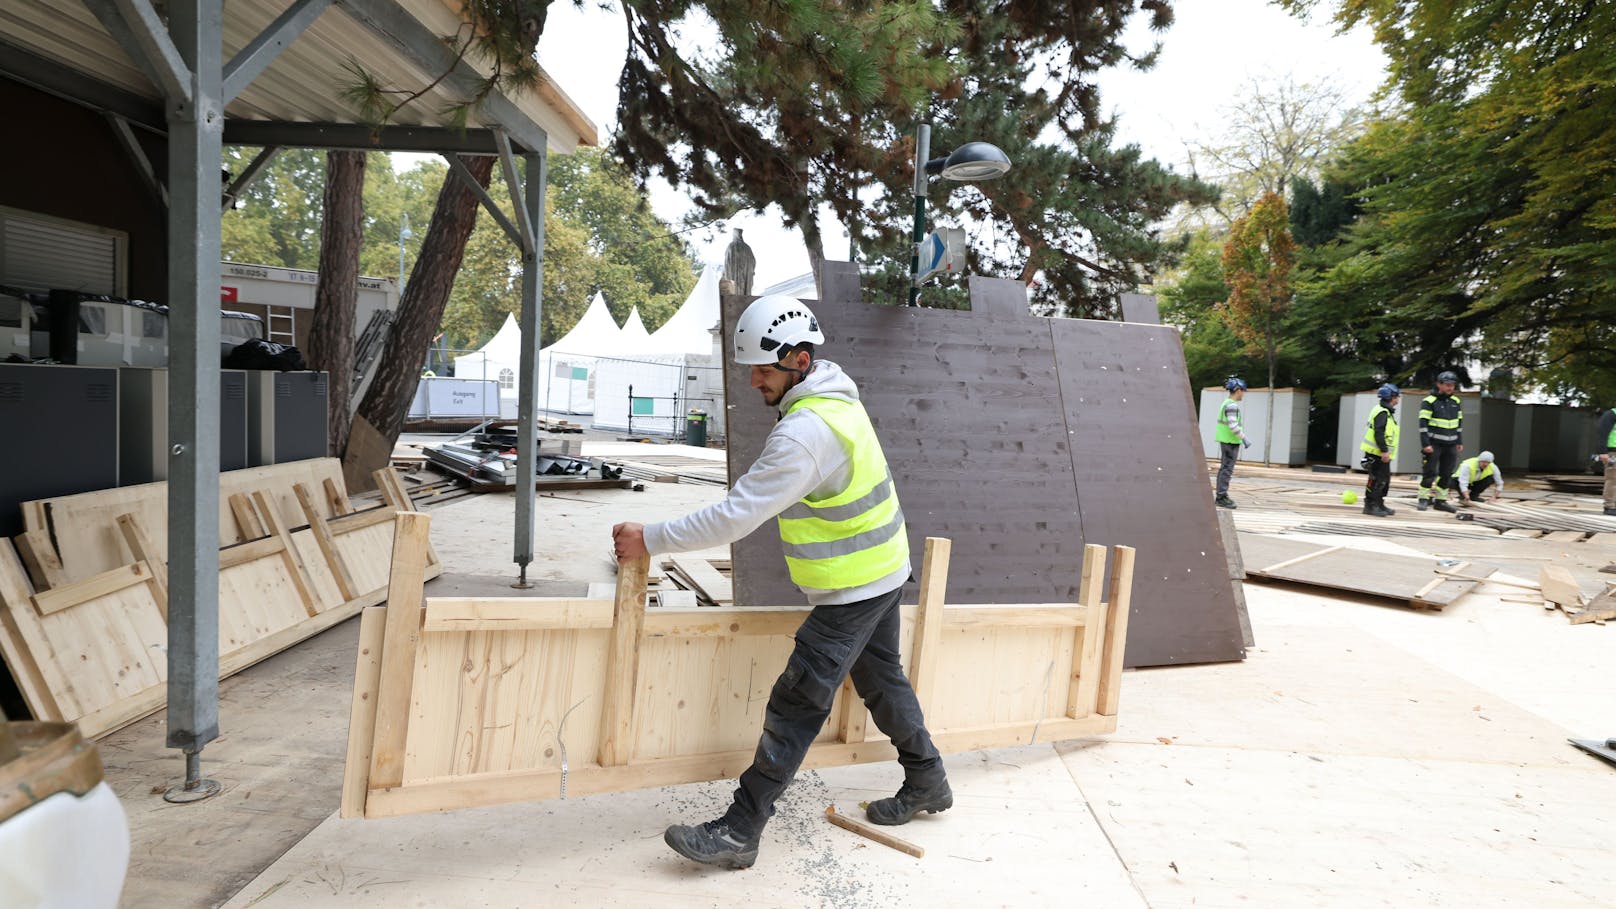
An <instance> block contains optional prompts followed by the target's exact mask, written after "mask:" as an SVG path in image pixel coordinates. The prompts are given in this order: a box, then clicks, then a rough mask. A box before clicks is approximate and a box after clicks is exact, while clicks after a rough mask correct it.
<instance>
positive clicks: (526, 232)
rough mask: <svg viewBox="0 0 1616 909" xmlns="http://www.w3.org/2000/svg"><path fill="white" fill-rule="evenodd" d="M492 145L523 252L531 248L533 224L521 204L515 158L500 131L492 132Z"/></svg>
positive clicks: (509, 144)
mask: <svg viewBox="0 0 1616 909" xmlns="http://www.w3.org/2000/svg"><path fill="white" fill-rule="evenodd" d="M494 144H495V145H498V146H499V169H500V172H501V173H503V174H504V175H505V188H506V190H507V191H509V192H510V195H511V207H512V208H514V209H516V225H517V227H519V228H521V231H522V242H521V246H522V249H523V251H527V250H531V249H532V248H533V222H531V221H530V220H528V216H527V206H526V205H524V204H523V203H522V184H521V183H520V182H518V180H517V178H516V156H514V155H512V154H511V140H510V137H509V136H507V135H505V131H504V130H502V129H496V130H494Z"/></svg>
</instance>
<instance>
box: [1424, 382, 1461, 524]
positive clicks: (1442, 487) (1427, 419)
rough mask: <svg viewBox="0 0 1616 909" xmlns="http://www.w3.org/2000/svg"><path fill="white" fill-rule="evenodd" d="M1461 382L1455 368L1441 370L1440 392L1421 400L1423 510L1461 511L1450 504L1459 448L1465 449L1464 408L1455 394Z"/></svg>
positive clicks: (1437, 390) (1438, 383)
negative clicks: (1454, 370) (1450, 493)
mask: <svg viewBox="0 0 1616 909" xmlns="http://www.w3.org/2000/svg"><path fill="white" fill-rule="evenodd" d="M1458 382H1459V377H1458V376H1456V375H1454V374H1453V373H1451V372H1446V371H1444V372H1439V373H1437V376H1436V392H1435V393H1434V394H1428V395H1426V396H1425V400H1424V401H1421V402H1420V453H1421V458H1420V502H1419V509H1420V510H1421V511H1424V510H1425V509H1427V508H1435V509H1436V510H1437V511H1446V512H1448V513H1450V514H1452V513H1454V512H1456V511H1457V509H1455V508H1454V507H1453V506H1452V505H1449V504H1448V493H1449V492H1450V491H1451V490H1452V488H1453V472H1454V470H1456V469H1457V468H1458V466H1459V452H1461V451H1464V445H1463V444H1462V440H1461V437H1460V427H1461V425H1462V424H1463V423H1464V411H1463V410H1461V409H1460V407H1459V399H1458V398H1456V397H1454V396H1453V389H1454V388H1455V387H1456V386H1457V385H1458Z"/></svg>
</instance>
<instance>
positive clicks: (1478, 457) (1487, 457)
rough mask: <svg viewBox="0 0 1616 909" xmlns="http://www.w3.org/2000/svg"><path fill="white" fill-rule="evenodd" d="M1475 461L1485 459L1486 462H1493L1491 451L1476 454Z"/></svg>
mask: <svg viewBox="0 0 1616 909" xmlns="http://www.w3.org/2000/svg"><path fill="white" fill-rule="evenodd" d="M1476 461H1477V462H1481V461H1486V462H1487V463H1488V464H1491V463H1492V462H1493V453H1492V452H1490V451H1484V452H1482V453H1481V454H1479V455H1476Z"/></svg>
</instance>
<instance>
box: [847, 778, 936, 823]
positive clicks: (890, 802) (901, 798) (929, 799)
mask: <svg viewBox="0 0 1616 909" xmlns="http://www.w3.org/2000/svg"><path fill="white" fill-rule="evenodd" d="M952 807H954V792H953V790H951V789H949V788H948V780H946V779H945V780H939V781H938V782H937V784H936V785H934V786H927V787H926V788H924V789H921V788H917V787H915V786H911V785H909V784H908V783H907V782H906V783H904V784H903V785H902V786H900V787H898V794H897V795H895V796H893V797H892V798H889V799H881V800H880V801H875V802H871V803H870V807H868V808H866V809H864V815H865V816H866V817H868V818H869V819H870V821H871V822H872V823H876V824H883V825H885V826H888V827H895V826H897V825H899V824H907V823H909V821H910V819H911V818H913V817H914V816H915V815H917V814H919V813H920V812H922V811H929V812H931V813H932V814H936V813H937V812H939V811H947V810H948V809H950V808H952Z"/></svg>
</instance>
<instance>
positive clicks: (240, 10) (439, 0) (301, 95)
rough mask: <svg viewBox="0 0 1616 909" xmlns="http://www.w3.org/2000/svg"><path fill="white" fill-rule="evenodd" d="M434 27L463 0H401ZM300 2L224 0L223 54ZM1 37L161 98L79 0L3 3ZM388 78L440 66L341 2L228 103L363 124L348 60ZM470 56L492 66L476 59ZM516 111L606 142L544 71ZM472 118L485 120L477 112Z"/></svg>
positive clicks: (448, 93)
mask: <svg viewBox="0 0 1616 909" xmlns="http://www.w3.org/2000/svg"><path fill="white" fill-rule="evenodd" d="M394 2H395V3H396V4H397V5H398V6H399V7H400V8H401V9H403V10H404V11H405V12H407V13H409V15H411V16H413V17H414V18H415V19H416V20H417V21H419V22H420V23H421V24H422V25H423V26H425V27H426V28H427V29H429V30H430V31H431V32H432V33H433V34H435V35H450V34H453V33H454V32H455V31H456V30H457V28H459V26H460V18H459V15H458V13H457V9H458V4H457V3H456V2H455V0H394ZM291 5H292V4H291V3H290V2H288V0H230V2H228V3H225V4H224V59H225V60H226V61H228V60H230V59H231V57H233V56H234V55H235V54H236V52H237V51H239V50H241V48H243V47H245V46H246V45H247V44H248V43H249V42H251V41H252V40H253V39H254V38H256V37H257V36H258V35H259V34H260V33H262V32H263V31H264V29H265V28H267V27H268V26H269V25H270V23H272V22H273V21H274V20H275V18H276V17H277V16H279V15H280V14H281V13H282V12H284V11H285V10H286V9H287V8H288V7H290V6H291ZM0 39H3V40H5V41H8V42H10V43H12V44H15V45H17V46H19V47H23V48H26V49H28V50H31V51H33V52H34V53H36V54H39V55H40V56H43V57H47V58H50V59H51V60H54V61H57V62H59V63H61V64H62V65H64V66H67V67H70V68H73V69H75V70H78V71H79V72H81V73H83V74H85V75H87V76H90V77H92V78H95V79H98V80H100V81H103V82H106V83H108V84H110V85H112V86H114V87H116V88H119V89H122V90H124V91H126V92H129V93H131V94H135V95H139V96H141V97H145V98H149V99H152V100H160V98H161V93H160V92H159V90H158V88H157V86H155V85H153V84H152V82H151V80H150V79H148V78H147V77H146V74H145V71H144V70H143V69H142V68H141V67H140V65H138V64H137V63H136V62H135V61H133V60H131V59H130V58H129V56H128V55H127V54H125V53H124V51H123V48H122V47H121V46H120V45H119V44H118V42H117V41H115V40H113V38H112V36H111V35H109V34H108V33H107V31H106V30H105V29H104V28H103V27H102V26H101V23H100V22H99V21H98V20H97V19H96V17H95V15H94V14H93V13H91V12H90V11H89V9H88V8H86V7H85V5H84V3H82V2H81V0H5V2H4V3H0ZM350 59H351V60H353V61H355V62H357V63H358V64H359V65H360V66H362V67H364V68H365V69H366V70H368V71H370V72H371V73H373V74H375V75H376V76H377V77H379V78H380V79H381V80H382V81H383V82H384V83H385V84H387V85H390V86H397V87H399V88H402V89H409V90H417V89H419V88H421V87H422V86H425V85H426V84H428V83H429V82H431V81H432V80H433V79H434V78H436V77H437V76H438V75H439V74H437V73H432V74H428V73H425V72H422V71H421V70H419V69H417V68H416V67H415V66H413V65H411V63H410V62H409V61H407V60H405V59H403V58H402V57H401V56H400V55H399V54H397V53H395V52H394V50H393V48H391V47H390V46H388V45H387V43H386V42H385V41H384V40H383V39H381V38H380V37H379V36H377V35H376V34H375V33H374V32H372V31H371V30H370V29H369V28H367V27H366V26H364V25H363V24H361V23H360V22H358V21H356V20H355V19H354V18H353V17H352V16H350V15H348V14H347V13H346V12H345V11H344V10H343V8H342V6H341V4H340V3H339V4H337V5H333V6H332V7H330V8H329V9H327V10H326V11H325V12H324V13H322V14H320V17H319V18H318V19H316V20H315V21H314V23H313V24H312V25H311V26H309V28H308V30H307V31H305V32H304V33H303V34H302V35H300V36H298V38H297V40H295V41H293V42H292V43H291V44H290V45H288V46H287V47H286V49H285V50H284V51H282V53H281V54H280V56H279V57H278V58H276V60H275V62H274V63H272V64H271V65H270V66H269V68H268V69H266V70H265V71H264V72H263V73H262V74H261V75H259V76H258V78H257V79H255V80H253V82H252V84H251V85H248V86H247V87H246V88H245V89H243V90H242V92H241V94H240V95H239V96H238V97H237V98H236V99H235V100H233V101H232V102H231V103H230V104H229V106H227V107H226V108H225V115H226V117H227V118H229V119H232V120H259V121H278V122H288V123H358V122H361V121H360V119H359V116H358V113H357V111H356V110H355V109H354V107H353V106H352V105H351V104H349V103H348V102H347V101H345V100H344V99H343V98H342V91H343V87H344V86H345V85H347V84H349V83H351V82H352V81H353V76H352V74H351V73H349V72H348V71H347V70H346V69H345V68H344V64H346V63H347V62H348V61H349V60H350ZM467 62H468V63H469V64H471V65H472V66H473V67H474V68H476V69H477V70H478V71H479V72H484V73H486V72H487V68H486V67H485V66H482V65H479V64H478V62H477V61H476V60H472V59H468V60H467ZM461 101H462V96H461V95H460V94H459V93H458V92H457V91H455V90H454V89H453V88H452V87H451V86H450V84H449V82H448V80H445V81H444V82H442V83H440V84H439V85H438V86H437V87H435V88H433V89H432V90H430V91H429V92H428V93H427V94H426V95H425V96H423V97H422V98H420V99H418V100H416V101H415V102H414V103H412V104H410V105H409V106H408V107H406V108H404V109H403V110H401V111H399V112H398V113H397V114H396V115H395V117H394V119H393V122H394V123H396V124H398V125H403V126H432V127H451V126H453V123H452V122H451V119H450V117H449V116H448V114H446V113H445V109H446V108H448V107H451V106H453V105H455V104H458V103H460V102H461ZM510 101H511V102H512V104H514V105H515V107H516V108H517V110H518V111H520V112H521V113H522V114H523V115H525V116H527V117H528V118H529V119H531V120H532V121H533V123H534V124H536V125H537V126H538V127H539V128H541V129H543V130H544V131H545V133H546V134H547V135H548V137H549V141H550V146H551V148H553V149H555V150H557V151H560V152H570V151H572V150H573V149H574V148H576V147H577V146H578V145H580V144H583V145H594V144H596V143H597V142H598V141H599V138H598V133H597V130H596V127H595V124H594V123H592V122H590V120H589V118H588V117H587V116H585V115H584V113H583V112H582V111H581V110H579V109H578V106H577V105H576V104H574V103H573V102H572V100H571V99H570V98H568V97H567V95H566V93H565V92H564V91H562V90H561V88H560V87H559V86H558V85H556V84H555V82H554V80H553V79H552V78H550V77H549V76H548V74H546V76H545V79H544V82H543V84H541V85H540V86H539V87H538V88H537V89H535V90H533V91H530V92H524V93H522V94H519V95H514V96H511V97H510ZM471 125H473V126H493V125H495V124H493V123H487V122H481V121H480V120H479V117H478V115H477V114H476V113H473V115H472V117H471Z"/></svg>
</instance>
